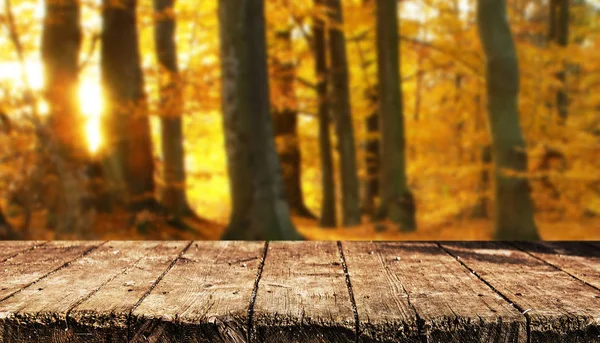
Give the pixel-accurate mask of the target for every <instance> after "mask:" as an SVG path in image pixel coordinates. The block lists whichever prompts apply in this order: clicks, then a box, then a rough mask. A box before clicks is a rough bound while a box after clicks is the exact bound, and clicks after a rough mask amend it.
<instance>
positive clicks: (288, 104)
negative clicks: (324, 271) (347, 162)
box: [272, 23, 316, 219]
mask: <svg viewBox="0 0 600 343" xmlns="http://www.w3.org/2000/svg"><path fill="white" fill-rule="evenodd" d="M286 26H287V23H286ZM291 29H292V28H291V27H289V26H287V27H285V28H284V29H282V30H279V31H277V32H276V33H275V39H276V41H275V46H276V48H277V50H278V51H281V54H280V55H279V56H278V55H277V53H275V56H273V59H272V61H273V69H274V73H275V80H274V85H273V86H275V87H277V88H278V89H279V92H278V94H279V95H280V99H278V100H279V101H277V102H276V103H274V104H273V121H274V127H275V142H276V146H277V152H278V154H279V158H280V160H281V167H282V169H283V183H284V185H285V194H286V199H287V201H288V204H289V206H290V210H291V211H292V213H294V214H296V215H298V216H301V217H306V218H311V219H315V218H316V217H315V215H314V214H312V213H311V211H310V210H309V209H308V207H306V204H305V203H304V196H303V194H302V170H301V168H302V166H301V161H302V156H301V154H300V145H299V137H298V110H297V107H296V94H295V89H294V79H295V76H296V75H295V74H296V67H295V65H294V61H293V51H292V49H293V48H292V31H291ZM282 55H283V56H285V57H282Z"/></svg>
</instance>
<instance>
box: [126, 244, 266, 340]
mask: <svg viewBox="0 0 600 343" xmlns="http://www.w3.org/2000/svg"><path fill="white" fill-rule="evenodd" d="M263 252H264V243H262V242H228V241H222V242H194V243H193V244H192V246H191V247H190V248H189V249H188V250H187V251H186V252H185V254H183V255H182V256H181V258H179V259H178V260H177V262H176V263H175V265H174V266H173V268H171V270H170V271H169V272H168V273H167V274H166V275H165V276H164V278H163V279H162V280H161V282H160V283H159V284H158V285H157V286H156V287H155V288H154V289H153V290H152V292H150V294H149V295H148V296H147V297H146V298H145V299H144V300H143V301H142V302H141V304H140V305H139V306H138V307H137V308H136V309H135V310H134V311H133V313H132V318H131V338H132V342H146V341H150V342H245V341H246V336H247V324H248V308H249V305H250V299H251V296H252V291H253V287H254V280H255V278H256V275H257V272H258V268H259V267H260V264H261V259H262V256H263Z"/></svg>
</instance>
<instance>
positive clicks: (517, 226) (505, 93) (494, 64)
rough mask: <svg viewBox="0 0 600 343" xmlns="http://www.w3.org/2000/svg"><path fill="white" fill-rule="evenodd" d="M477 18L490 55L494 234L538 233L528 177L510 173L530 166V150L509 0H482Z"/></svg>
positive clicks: (532, 235) (502, 236)
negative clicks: (522, 117)
mask: <svg viewBox="0 0 600 343" xmlns="http://www.w3.org/2000/svg"><path fill="white" fill-rule="evenodd" d="M477 5H478V6H477V24H478V28H479V35H480V39H481V42H482V45H483V48H484V52H485V56H486V59H487V66H486V67H487V70H486V78H487V94H488V116H489V122H490V128H491V133H492V155H493V158H494V162H495V170H494V173H495V196H496V206H495V207H496V208H495V213H494V226H495V238H496V239H510V240H513V239H521V240H528V239H539V235H538V233H537V228H536V225H535V221H534V218H533V204H532V201H531V196H530V186H529V181H528V180H527V179H526V178H522V177H519V176H514V175H511V174H509V173H507V170H508V171H511V172H517V173H525V172H527V152H526V151H525V141H524V139H523V135H522V133H521V128H520V124H519V113H518V107H517V101H518V94H519V69H518V68H519V66H518V62H517V54H516V51H515V46H514V42H513V39H512V34H511V31H510V27H509V25H508V20H507V17H506V15H507V14H506V0H478V1H477Z"/></svg>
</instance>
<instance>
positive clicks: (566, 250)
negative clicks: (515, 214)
mask: <svg viewBox="0 0 600 343" xmlns="http://www.w3.org/2000/svg"><path fill="white" fill-rule="evenodd" d="M512 244H514V245H516V246H517V247H518V248H519V249H522V250H525V251H527V252H528V253H530V254H531V255H533V256H535V257H537V258H539V259H541V260H544V261H545V262H547V263H549V264H551V265H553V266H555V267H556V268H559V269H561V270H564V271H565V272H567V273H569V274H571V275H572V276H574V277H576V278H578V279H579V280H582V281H584V282H587V283H588V284H590V285H592V286H593V287H596V288H598V289H600V249H594V248H593V247H592V246H590V245H588V244H585V243H581V242H560V243H559V242H515V243H512Z"/></svg>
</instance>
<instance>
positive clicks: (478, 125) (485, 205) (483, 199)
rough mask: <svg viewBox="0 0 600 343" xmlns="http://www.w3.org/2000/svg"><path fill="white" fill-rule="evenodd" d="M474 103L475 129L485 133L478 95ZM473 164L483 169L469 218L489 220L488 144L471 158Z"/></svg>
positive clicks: (490, 161)
mask: <svg viewBox="0 0 600 343" xmlns="http://www.w3.org/2000/svg"><path fill="white" fill-rule="evenodd" d="M475 103H476V104H477V112H476V113H475V129H476V130H477V131H479V132H487V130H486V128H485V114H484V109H483V103H482V98H481V95H480V94H477V96H475ZM473 162H474V163H481V164H483V165H484V167H483V168H482V169H481V170H480V171H479V178H478V182H477V202H476V203H475V206H473V212H472V213H471V216H472V217H473V218H490V213H489V207H490V206H489V198H488V191H489V189H490V187H491V182H490V171H489V169H488V168H486V166H488V165H490V164H491V163H492V151H491V147H490V144H489V143H487V142H486V143H485V144H484V145H483V146H482V147H480V148H479V149H478V150H477V153H476V154H475V157H474V158H473Z"/></svg>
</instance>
